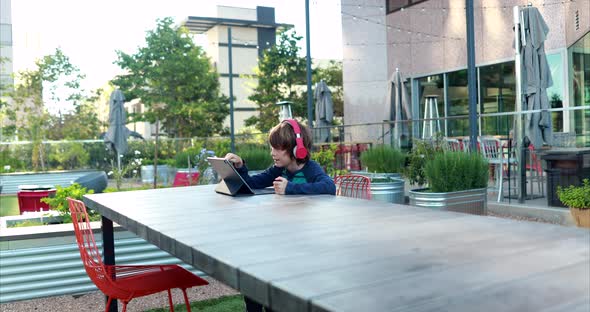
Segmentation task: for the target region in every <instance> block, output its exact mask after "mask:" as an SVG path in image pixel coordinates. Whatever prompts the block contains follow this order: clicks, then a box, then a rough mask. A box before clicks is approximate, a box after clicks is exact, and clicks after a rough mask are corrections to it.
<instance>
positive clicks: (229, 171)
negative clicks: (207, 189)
mask: <svg viewBox="0 0 590 312" xmlns="http://www.w3.org/2000/svg"><path fill="white" fill-rule="evenodd" d="M207 161H208V162H209V163H210V164H211V167H213V169H215V171H217V174H218V175H219V176H220V177H221V182H219V184H217V186H216V187H215V192H217V193H220V194H225V195H230V196H236V195H263V194H274V193H275V190H274V188H263V189H252V188H251V187H250V185H248V183H246V181H245V180H244V178H242V176H240V174H239V173H238V171H237V170H236V168H234V165H233V164H232V163H231V162H229V160H227V159H225V158H220V157H207Z"/></svg>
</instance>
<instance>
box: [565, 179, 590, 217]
mask: <svg viewBox="0 0 590 312" xmlns="http://www.w3.org/2000/svg"><path fill="white" fill-rule="evenodd" d="M557 196H558V197H559V200H560V201H561V202H562V203H563V204H564V205H566V206H568V207H569V208H570V213H571V214H572V217H573V218H574V221H575V222H576V225H577V226H579V227H585V228H590V179H584V181H583V183H582V185H581V186H574V185H570V186H568V187H566V188H562V187H561V186H558V187H557Z"/></svg>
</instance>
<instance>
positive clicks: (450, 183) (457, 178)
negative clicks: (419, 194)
mask: <svg viewBox="0 0 590 312" xmlns="http://www.w3.org/2000/svg"><path fill="white" fill-rule="evenodd" d="M488 172H489V169H488V162H487V161H486V160H485V159H484V158H483V157H482V156H481V155H480V154H477V153H463V152H448V153H440V154H436V156H434V158H433V159H432V160H430V161H429V162H427V163H426V166H425V168H424V173H425V176H426V180H427V181H428V186H429V188H430V191H432V192H435V193H445V192H456V191H464V190H469V189H477V188H484V187H487V185H488Z"/></svg>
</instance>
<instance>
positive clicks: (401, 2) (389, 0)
mask: <svg viewBox="0 0 590 312" xmlns="http://www.w3.org/2000/svg"><path fill="white" fill-rule="evenodd" d="M424 1H427V0H386V1H385V4H386V7H387V14H389V13H392V12H395V11H398V10H401V9H402V8H407V7H409V6H412V5H414V4H418V3H420V2H424Z"/></svg>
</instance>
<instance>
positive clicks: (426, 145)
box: [403, 135, 444, 185]
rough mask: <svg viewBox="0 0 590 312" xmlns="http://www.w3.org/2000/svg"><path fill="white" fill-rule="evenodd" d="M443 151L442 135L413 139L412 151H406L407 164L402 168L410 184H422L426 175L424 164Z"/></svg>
mask: <svg viewBox="0 0 590 312" xmlns="http://www.w3.org/2000/svg"><path fill="white" fill-rule="evenodd" d="M443 152H444V149H443V143H442V136H441V135H437V136H435V138H434V140H419V139H415V140H414V142H413V146H412V151H410V153H408V159H407V162H408V163H407V166H406V167H405V168H404V169H403V174H404V176H405V177H406V178H408V180H409V182H410V183H412V184H418V185H424V184H425V183H426V175H425V174H424V166H426V163H427V162H429V161H430V160H432V159H433V158H434V157H435V156H436V155H438V154H441V153H443Z"/></svg>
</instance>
